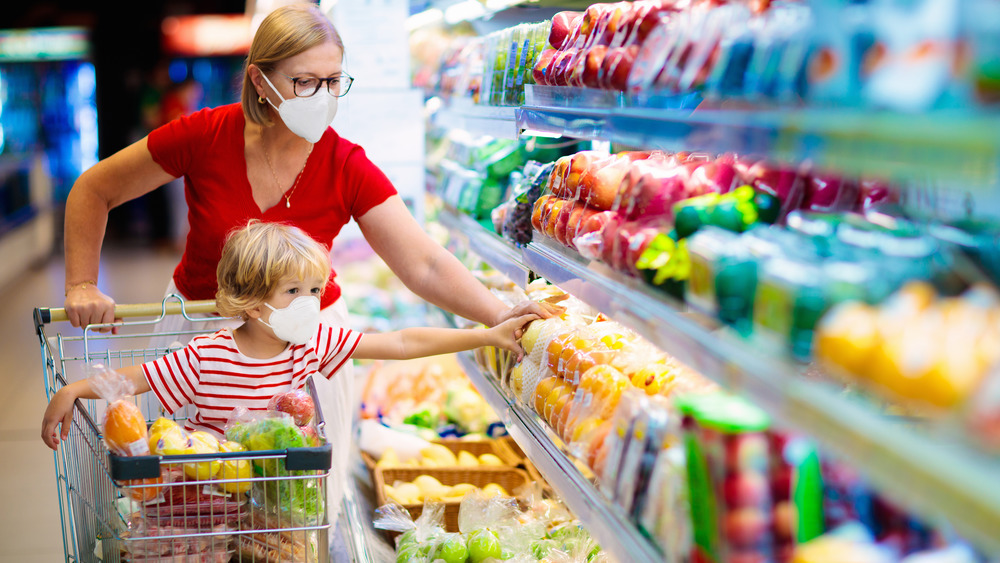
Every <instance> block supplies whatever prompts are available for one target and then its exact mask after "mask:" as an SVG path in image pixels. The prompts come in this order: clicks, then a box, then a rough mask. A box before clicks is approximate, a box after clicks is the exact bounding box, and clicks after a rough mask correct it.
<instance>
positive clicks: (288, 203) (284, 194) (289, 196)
mask: <svg viewBox="0 0 1000 563" xmlns="http://www.w3.org/2000/svg"><path fill="white" fill-rule="evenodd" d="M261 145H263V147H264V159H265V160H267V167H268V168H270V169H271V177H272V178H274V185H275V186H276V187H277V188H278V191H279V192H281V197H283V198H285V208H286V209H291V208H292V192H294V191H295V188H297V187H298V186H299V178H301V177H302V172H303V171H304V170H305V169H306V163H307V162H309V155H311V154H312V152H313V144H312V143H309V150H308V151H307V152H306V159H305V160H304V161H302V168H299V173H298V174H296V175H295V182H293V183H292V188H291V189H290V190H288V191H287V192H286V191H284V190H282V189H281V182H279V181H278V175H277V174H276V173H275V172H274V165H272V164H271V155H269V154H267V143H266V142H264V136H263V135H261Z"/></svg>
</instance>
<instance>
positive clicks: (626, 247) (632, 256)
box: [606, 218, 671, 276]
mask: <svg viewBox="0 0 1000 563" xmlns="http://www.w3.org/2000/svg"><path fill="white" fill-rule="evenodd" d="M670 228H671V226H670V223H669V222H668V221H666V220H664V219H662V218H654V219H644V220H640V221H628V222H625V223H622V225H621V226H620V227H619V228H618V229H617V230H616V236H615V239H614V248H613V249H612V253H611V256H610V257H609V258H610V261H608V260H606V262H608V264H609V265H610V266H611V267H612V268H614V269H615V270H618V271H620V272H625V273H627V274H630V275H633V276H638V275H639V271H638V270H637V269H636V267H635V265H636V263H638V261H639V257H640V256H642V253H643V252H645V251H646V249H647V248H648V247H649V244H650V243H651V242H652V241H653V239H654V238H655V237H656V235H658V234H660V233H665V232H667V231H669V230H670Z"/></svg>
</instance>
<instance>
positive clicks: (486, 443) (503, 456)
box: [361, 438, 520, 478]
mask: <svg viewBox="0 0 1000 563" xmlns="http://www.w3.org/2000/svg"><path fill="white" fill-rule="evenodd" d="M433 443H435V444H442V445H444V446H446V447H447V448H448V449H449V450H451V451H452V452H453V453H454V454H455V455H458V452H461V451H466V452H469V453H470V454H472V455H474V456H476V457H479V456H481V455H483V454H493V455H495V456H497V457H498V458H500V461H502V462H504V465H509V466H511V467H515V466H517V465H518V463H519V462H520V459H519V458H518V457H517V456H515V455H513V454H512V453H511V451H510V449H509V448H507V447H506V446H504V445H503V444H502V443H501V442H500V441H499V440H459V439H457V438H446V439H443V440H435V441H434V442H433ZM361 459H362V460H363V461H364V462H365V465H366V466H367V467H368V471H371V472H374V471H375V463H376V462H377V461H378V460H376V459H375V458H374V457H372V456H370V455H368V454H367V453H365V452H363V451H362V452H361ZM486 467H489V466H486ZM387 469H389V468H387ZM405 469H419V468H417V467H407V468H405ZM426 469H437V468H436V467H428V468H426ZM463 469H465V468H463ZM473 469H474V468H473ZM372 477H373V478H374V474H373V475H372Z"/></svg>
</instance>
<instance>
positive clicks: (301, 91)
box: [278, 72, 354, 98]
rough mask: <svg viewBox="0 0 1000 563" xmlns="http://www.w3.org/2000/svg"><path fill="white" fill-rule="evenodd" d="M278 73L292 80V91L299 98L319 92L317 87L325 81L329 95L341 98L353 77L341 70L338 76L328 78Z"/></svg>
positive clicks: (347, 89)
mask: <svg viewBox="0 0 1000 563" xmlns="http://www.w3.org/2000/svg"><path fill="white" fill-rule="evenodd" d="M278 74H281V76H284V77H285V78H287V79H289V80H291V81H292V91H293V92H295V95H296V97H299V98H308V97H310V96H312V95H313V94H315V93H316V92H319V88H320V86H322V85H323V83H324V82H325V83H326V91H327V92H329V93H330V95H332V96H336V97H338V98H341V97H344V96H346V95H347V92H348V91H349V90H350V89H351V84H354V77H352V76H351V75H349V74H347V73H346V72H341V73H340V76H333V77H330V78H314V77H311V76H310V77H298V76H288V75H287V74H283V73H280V72H279V73H278Z"/></svg>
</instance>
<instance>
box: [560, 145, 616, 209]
mask: <svg viewBox="0 0 1000 563" xmlns="http://www.w3.org/2000/svg"><path fill="white" fill-rule="evenodd" d="M607 157H608V154H607V153H605V152H601V151H580V152H578V153H576V154H574V155H573V156H572V157H570V161H569V168H568V169H567V170H566V181H565V182H564V185H563V194H564V195H565V197H574V198H578V199H580V200H582V201H586V199H584V198H582V197H579V188H580V179H581V178H582V177H583V175H584V174H586V173H587V171H588V170H589V169H590V167H591V166H592V165H593V164H594V163H595V162H597V161H598V160H601V159H604V158H607Z"/></svg>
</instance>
